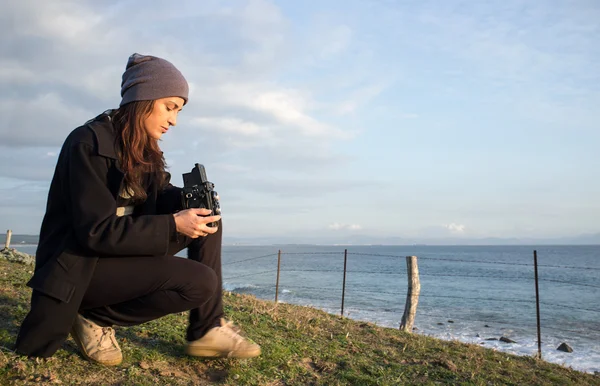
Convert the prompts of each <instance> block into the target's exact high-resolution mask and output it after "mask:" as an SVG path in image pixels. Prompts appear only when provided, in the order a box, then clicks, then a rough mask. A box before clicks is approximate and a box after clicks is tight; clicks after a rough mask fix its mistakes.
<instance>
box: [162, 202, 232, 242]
mask: <svg viewBox="0 0 600 386" xmlns="http://www.w3.org/2000/svg"><path fill="white" fill-rule="evenodd" d="M210 213H211V210H210V209H204V208H191V209H185V210H182V211H180V212H177V213H175V214H174V215H173V217H175V226H176V227H177V232H179V233H182V234H184V235H186V236H188V237H191V238H192V239H196V238H198V237H204V236H206V235H208V234H213V233H215V232H216V231H217V230H218V227H209V226H208V225H206V224H208V223H211V222H216V221H219V220H220V219H221V216H218V215H217V216H207V215H209V214H210Z"/></svg>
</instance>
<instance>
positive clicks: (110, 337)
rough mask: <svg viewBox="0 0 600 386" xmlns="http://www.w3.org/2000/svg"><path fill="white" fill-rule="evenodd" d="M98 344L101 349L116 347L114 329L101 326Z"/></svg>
mask: <svg viewBox="0 0 600 386" xmlns="http://www.w3.org/2000/svg"><path fill="white" fill-rule="evenodd" d="M98 346H99V347H101V348H103V349H109V348H113V347H116V346H117V340H116V338H115V330H114V329H112V328H111V327H102V336H100V342H99V343H98Z"/></svg>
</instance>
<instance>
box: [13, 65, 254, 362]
mask: <svg viewBox="0 0 600 386" xmlns="http://www.w3.org/2000/svg"><path fill="white" fill-rule="evenodd" d="M188 90H189V88H188V84H187V81H186V80H185V78H184V77H183V75H182V74H181V73H180V72H179V71H178V70H177V69H176V68H175V67H174V66H173V65H172V64H171V63H170V62H168V61H166V60H164V59H161V58H158V57H155V56H145V55H139V54H133V55H132V56H130V57H129V60H128V62H127V66H126V70H125V72H124V73H123V77H122V83H121V97H122V100H121V103H120V106H119V108H118V109H116V110H108V111H106V112H104V113H102V114H100V115H98V116H97V117H95V118H94V119H92V120H90V121H88V122H87V123H86V124H84V125H83V126H81V127H78V128H76V129H75V130H73V131H72V132H71V133H70V134H69V136H68V137H67V139H66V140H65V142H64V144H63V146H62V149H61V152H60V155H59V158H58V162H57V165H56V169H55V173H54V177H53V179H52V182H51V185H50V191H49V193H48V202H47V207H46V213H45V216H44V219H43V221H42V226H41V230H40V241H39V245H38V249H37V253H36V267H35V272H34V274H33V277H32V278H31V280H30V281H29V282H28V283H27V285H28V286H30V287H31V288H32V289H33V291H32V297H31V309H30V311H29V313H28V314H27V316H26V318H25V320H24V321H23V323H22V325H21V328H20V331H19V334H18V336H17V341H16V347H15V349H16V351H17V352H18V353H20V354H23V355H28V356H36V357H49V356H52V355H53V354H54V353H55V352H56V350H57V349H58V348H59V347H60V345H61V344H62V343H63V342H64V340H65V339H66V338H67V337H68V335H69V333H70V334H71V336H72V337H73V339H74V341H75V342H76V343H77V345H78V347H79V348H80V350H81V352H82V354H83V355H84V356H85V357H86V358H88V359H90V360H92V361H95V362H98V363H101V364H104V365H117V364H119V363H121V361H122V358H123V356H122V353H121V349H120V348H119V345H118V343H117V340H116V338H115V332H114V330H113V328H112V326H113V325H119V326H132V325H137V324H141V323H145V322H148V321H150V320H154V319H157V318H160V317H162V316H164V315H167V314H171V313H176V312H182V311H187V310H190V314H189V325H188V329H187V336H186V340H187V344H186V353H187V354H189V355H193V356H201V357H222V356H228V357H240V358H249V357H254V356H257V355H260V347H259V346H258V345H256V344H254V343H251V342H250V341H248V340H247V339H245V338H243V337H241V336H240V335H239V334H238V333H236V332H235V331H234V330H233V328H232V326H231V324H230V323H224V320H223V305H222V298H221V286H222V281H221V239H222V223H221V219H220V216H212V215H210V211H208V210H206V209H185V210H184V209H183V208H182V200H181V188H177V187H175V186H173V185H171V184H170V182H169V181H170V175H169V173H167V172H166V171H165V162H164V158H163V154H162V152H161V151H160V148H159V146H158V141H159V140H160V139H161V137H162V136H163V135H164V134H165V133H166V132H167V131H168V130H169V127H170V126H175V124H176V122H177V115H178V113H179V111H181V109H182V107H183V106H184V105H185V104H186V103H187V102H188ZM213 221H217V222H218V227H209V226H207V224H208V223H211V222H213ZM186 247H187V248H188V259H183V258H179V257H174V255H175V254H176V253H177V252H179V251H181V250H182V249H183V248H186Z"/></svg>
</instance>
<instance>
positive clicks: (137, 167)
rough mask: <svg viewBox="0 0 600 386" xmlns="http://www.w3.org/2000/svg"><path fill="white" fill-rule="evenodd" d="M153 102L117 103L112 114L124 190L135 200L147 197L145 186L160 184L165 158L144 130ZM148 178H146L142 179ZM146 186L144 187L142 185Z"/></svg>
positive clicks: (163, 173) (162, 178) (161, 182)
mask: <svg viewBox="0 0 600 386" xmlns="http://www.w3.org/2000/svg"><path fill="white" fill-rule="evenodd" d="M153 107H154V101H135V102H131V103H128V104H126V105H124V106H121V107H120V108H119V109H118V110H116V112H115V113H114V115H113V123H114V126H115V129H116V130H117V136H116V137H117V138H116V141H117V142H118V144H117V149H118V156H119V161H120V162H121V169H122V170H123V172H124V173H125V181H124V183H125V184H124V185H125V189H127V192H128V193H129V196H131V198H132V199H133V200H134V201H135V202H143V201H145V200H146V199H147V198H148V195H147V194H146V188H147V187H148V186H149V185H150V184H151V183H155V184H156V185H157V186H158V188H159V189H161V188H162V187H163V185H164V176H165V166H166V165H165V159H164V156H163V153H162V151H161V150H160V147H159V146H158V141H157V140H156V139H154V138H151V137H150V136H149V135H148V133H147V132H146V130H145V129H144V126H143V123H144V120H145V119H146V117H148V116H149V115H150V113H152V108H153ZM146 178H148V180H146ZM146 183H147V184H148V185H147V186H144V185H145V184H146Z"/></svg>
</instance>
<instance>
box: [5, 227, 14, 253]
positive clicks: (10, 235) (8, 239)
mask: <svg viewBox="0 0 600 386" xmlns="http://www.w3.org/2000/svg"><path fill="white" fill-rule="evenodd" d="M11 237H12V231H11V230H10V229H9V230H7V231H6V244H5V245H4V248H5V249H8V248H9V247H10V238H11Z"/></svg>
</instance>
